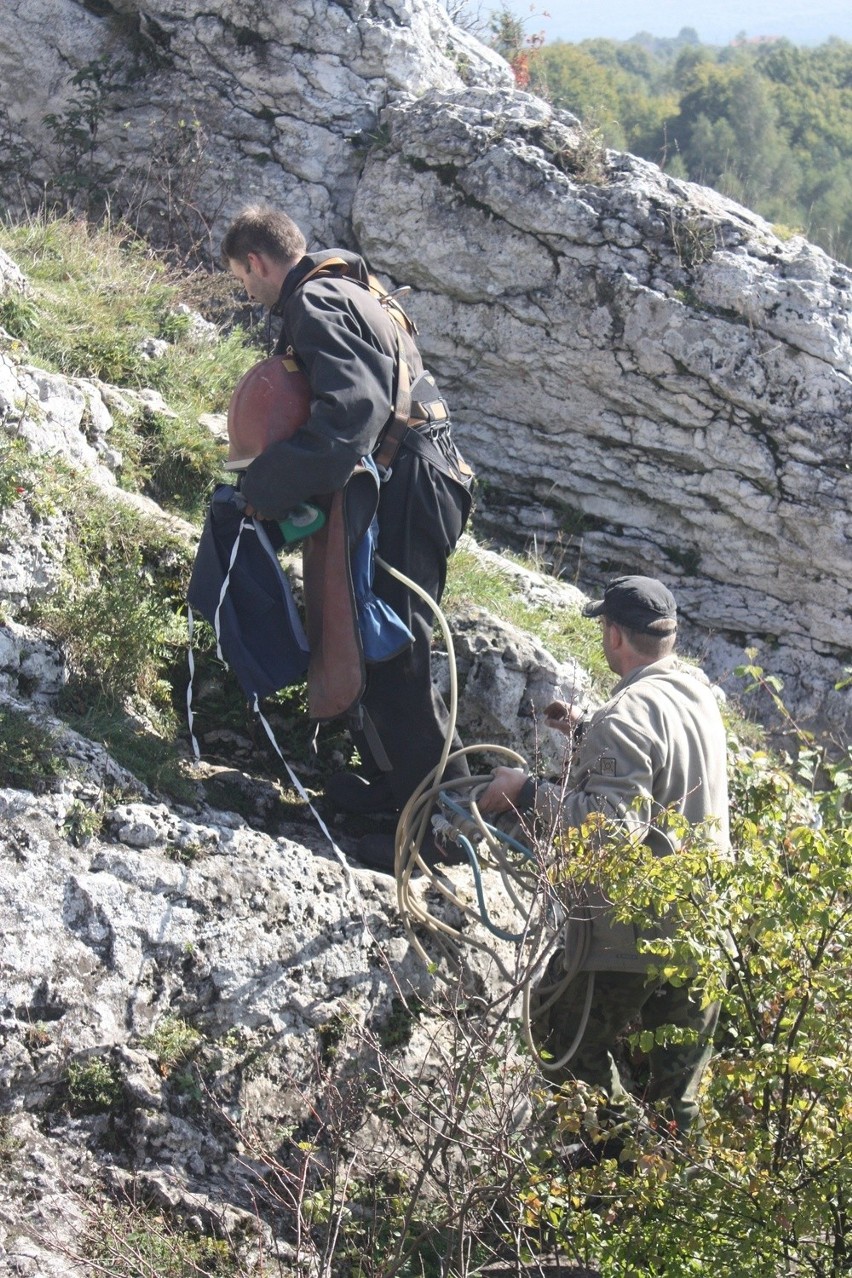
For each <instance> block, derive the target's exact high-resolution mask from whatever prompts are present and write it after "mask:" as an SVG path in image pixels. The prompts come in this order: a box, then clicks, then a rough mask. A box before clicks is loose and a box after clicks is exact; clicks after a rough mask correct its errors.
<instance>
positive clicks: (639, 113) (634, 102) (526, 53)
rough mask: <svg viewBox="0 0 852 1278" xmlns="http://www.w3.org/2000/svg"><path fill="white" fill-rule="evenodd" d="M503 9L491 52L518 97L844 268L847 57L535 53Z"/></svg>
mask: <svg viewBox="0 0 852 1278" xmlns="http://www.w3.org/2000/svg"><path fill="white" fill-rule="evenodd" d="M528 27H529V22H528V21H525V20H523V19H520V18H517V17H516V16H515V15H514V14H513V13H512V12H511V11H510V10H509V9H508V8H503V9H502V10H500V11H499V12H497V13H496V14H495V15H494V17H493V18H492V23H491V30H492V36H493V39H492V43H493V45H494V47H495V48H496V49H497V50H498V51H499V52H500V53H502V54H503V56H504V57H506V58H507V59H508V60H509V62H510V63H511V65H512V67H513V69H514V71H515V76H516V79H517V80H518V83H519V84H520V85H521V86H522V87H525V88H529V89H530V90H531V91H532V92H534V93H537V94H539V95H540V96H542V97H544V98H546V99H547V100H548V101H550V102H552V103H553V105H554V106H556V107H560V108H563V109H565V110H568V111H571V112H573V113H574V114H575V115H577V116H578V117H579V118H580V119H581V120H582V121H583V123H584V124H585V125H586V126H587V127H589V128H591V129H593V130H595V131H596V132H597V133H598V135H599V137H600V140H601V142H602V143H603V144H604V145H606V146H610V147H613V148H615V149H617V150H625V151H631V152H633V153H634V154H635V155H639V156H642V157H644V158H645V159H648V160H653V161H654V162H655V163H656V164H659V165H660V166H661V167H662V168H663V169H664V170H665V171H666V172H667V173H670V174H671V175H672V176H674V177H681V178H688V179H689V180H690V181H693V182H700V183H701V184H702V185H704V186H712V187H715V189H716V190H718V191H720V192H721V193H722V194H723V195H727V196H730V197H731V198H732V199H735V200H737V201H738V202H740V203H742V204H744V205H746V206H747V207H748V208H751V209H753V210H754V211H755V212H757V213H759V214H761V215H762V216H763V217H765V218H766V219H767V220H768V221H770V222H772V223H774V224H775V225H776V227H778V228H779V229H780V230H781V232H782V234H786V233H792V232H800V233H802V234H804V235H806V236H807V237H808V239H810V240H812V241H813V242H814V243H815V244H819V245H820V246H821V247H822V248H824V249H825V250H826V252H828V253H829V254H831V255H832V256H833V257H835V258H837V259H838V260H840V261H843V262H847V263H852V163H850V161H852V44H850V43H848V42H847V41H844V40H839V39H831V40H828V41H826V42H825V43H824V44H821V45H818V46H815V47H803V46H799V45H794V44H791V43H790V42H789V41H788V40H783V39H761V40H756V41H750V40H747V39H745V37H742V38H739V39H737V40H735V41H733V42H732V43H731V44H729V45H726V46H724V47H721V48H720V47H716V46H711V45H706V44H702V43H701V41H700V39H699V37H698V35H697V33H696V32H695V31H694V30H692V29H691V28H684V29H683V30H682V31H681V32H680V34H679V35H678V36H677V37H675V38H673V39H658V38H656V37H654V36H652V35H649V34H648V33H646V32H642V33H640V34H639V35H636V36H633V37H632V38H631V39H630V40H626V41H618V40H609V39H595V40H583V41H581V42H580V43H578V44H569V43H566V42H564V41H561V40H559V41H556V42H554V43H550V44H548V43H544V36H543V34H542V33H536V34H530V32H529V30H528Z"/></svg>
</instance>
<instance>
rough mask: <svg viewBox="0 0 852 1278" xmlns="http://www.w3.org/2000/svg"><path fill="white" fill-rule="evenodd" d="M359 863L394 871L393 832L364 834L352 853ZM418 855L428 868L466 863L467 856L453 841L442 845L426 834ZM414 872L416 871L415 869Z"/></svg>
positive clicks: (384, 872) (383, 871) (378, 869)
mask: <svg viewBox="0 0 852 1278" xmlns="http://www.w3.org/2000/svg"><path fill="white" fill-rule="evenodd" d="M352 855H353V857H354V858H355V860H356V861H357V862H358V863H359V865H366V866H367V868H368V869H370V870H376V871H377V872H378V873H379V874H393V873H394V859H395V856H396V836H395V835H393V834H365V835H363V836H362V837H361V838H360V839H359V840H358V843H357V845H356V848H355V851H354V852H353V853H352ZM420 855H421V857H422V858H423V860H424V861H425V862H426V864H427V865H428V866H429V868H430V869H434V868H435V866H437V865H462V864H465V865H466V864H467V857H466V856H465V854H464V852H462V851H461V849H460V848H459V847H457V845H456V844H455V843H449V844H448V845H447V846H446V847H443V846H442V845H441V844H440V843H436V842H435V840H434V839H433V838H432V836H431V834H427V835H426V837H425V839H424V840H423V843H422V845H421V848H420ZM415 873H417V871H416V870H415Z"/></svg>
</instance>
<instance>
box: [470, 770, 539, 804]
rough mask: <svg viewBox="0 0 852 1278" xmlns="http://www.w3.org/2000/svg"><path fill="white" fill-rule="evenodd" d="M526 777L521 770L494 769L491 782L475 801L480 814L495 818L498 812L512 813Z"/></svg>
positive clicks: (527, 774)
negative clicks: (488, 814) (490, 815)
mask: <svg viewBox="0 0 852 1278" xmlns="http://www.w3.org/2000/svg"><path fill="white" fill-rule="evenodd" d="M528 776H529V773H528V772H525V771H524V769H523V768H495V769H494V772H493V780H492V781H491V782H490V783H489V785H488V788H487V789H486V790H484V791H483V792H482V794H481V795H480V797H479V799H477V806H478V807H479V810H480V812H490V813H492V814H493V815H494V816H496V815H497V814H498V813H500V812H511V811H513V810H514V809H515V808H517V806H518V795H519V794H520V793H521V789H522V788H523V784H524V782H525V781H526V779H527V777H528Z"/></svg>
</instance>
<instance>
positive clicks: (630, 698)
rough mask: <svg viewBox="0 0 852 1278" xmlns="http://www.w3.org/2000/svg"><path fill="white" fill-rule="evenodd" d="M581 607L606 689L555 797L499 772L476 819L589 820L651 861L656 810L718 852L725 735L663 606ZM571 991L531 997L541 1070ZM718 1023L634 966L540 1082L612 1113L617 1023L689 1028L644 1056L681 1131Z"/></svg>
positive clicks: (615, 598)
mask: <svg viewBox="0 0 852 1278" xmlns="http://www.w3.org/2000/svg"><path fill="white" fill-rule="evenodd" d="M583 611H584V614H585V616H587V617H600V618H601V623H602V636H603V649H604V654H605V656H606V659H607V662H608V664H609V666H610V669H611V670H613V671H614V672H615V673H616V674H617V675H618V676H619V678H620V682H619V683H618V684H617V686H616V688H615V690H614V692H613V694H612V696H611V697H610V699H609V701H607V702H606V703H605V704H604V705H603V706H602V707H601V709H600V710H598V711H597V712H596V713H595V714H594V715H592V717H591V718H590V719H589V721H588V723H587V724H585V725H582V724H581V725H579V726H580V733H579V736H580V740H579V745H578V747H577V751H576V754H575V756H574V759H573V761H572V764H571V770H570V773H569V776H568V783H567V788H566V790H565V791H562V790H560V789H558V788H557V787H555V786H552V785H550V784H547V783H537V782H535V781H534V780H533V779H532V778H531V777H529V776H528V775H527V773H526V772H524V771H523V770H522V769H520V768H506V767H500V768H497V769H495V772H494V779H493V781H492V782H491V783H490V785H489V786H488V788H487V790H486V791H485V792H484V794H483V795H482V798H481V800H480V804H479V806H480V809H481V810H482V811H483V812H491V813H499V812H505V811H509V810H511V809H514V810H517V811H518V812H520V813H522V814H523V813H525V812H526V813H533V812H535V813H536V814H538V815H540V816H541V817H542V818H544V819H545V820H546V821H547V822H548V823H549V824H547V825H546V826H545V828H546V829H550V828H553V825H552V822H553V821H554V820H555V821H556V823H557V825H558V826H561V827H562V828H563V829H572V828H574V829H577V828H579V827H580V826H582V824H583V822H584V821H586V820H587V818H588V817H589V816H590V815H591V814H592V813H595V812H599V813H601V814H602V815H603V816H604V817H606V818H608V819H613V820H617V821H618V822H619V823H620V825H621V827H622V828H626V829H627V830H628V831H629V832H630V834H631V835H632V836H633V837H636V838H638V839H639V840H641V842H643V843H645V844H647V845H648V846H649V847H650V848H651V849H652V851H653V852H654V853H655V854H656V855H659V856H665V855H670V854H674V855H676V854H677V846H676V841H675V840H674V839H673V838H672V837H671V836H669V835H667V834H666V833H665V829H664V826H665V817H664V813H665V812H666V811H674V812H677V813H680V814H681V815H682V816H684V817H685V818H686V819H687V821H688V822H689V823H690V825H697V824H699V823H701V822H707V823H708V827H707V828H708V829H709V831H710V833H711V837H712V838H713V839H714V841H715V842H717V844H718V846H719V848H720V849H721V850H722V851H723V852H726V851H727V848H728V787H727V759H726V753H727V752H726V739H725V729H724V725H723V723H722V718H721V715H720V713H719V707H718V705H717V702H716V698H715V697H714V695H713V692H712V690H711V688H710V687H709V685H708V683H707V681H706V679H705V678H704V677H703V676H702V675H701V673H700V672H699V671H697V670H696V671H693V670H690V669H689V668H687V667H685V666H683V665H682V664H680V663H679V662H678V660H677V658H676V657H675V656H674V647H675V641H676V637H677V607H676V604H675V601H674V598H673V597H672V595H671V594H670V592H669V591H668V590H667V589H666V587H665V586H664V585H663V584H662V582H660V581H656V580H655V579H654V578H652V577H618V578H616V579H615V580H614V581H612V582H610V584H609V585H608V586H607V588H606V591H605V592H604V597H603V599H602V600H600V602H597V603H591V604H588V605H587V606H586V607H585V608H584V610H583ZM549 722H550V724H551V726H561V725H564V726H565V730H566V731H567V730H568V729H569V727H570V724H569V722H568V721H563V720H559V721H557V722H553V721H549ZM574 731H575V732H576V731H577V725H576V724H575V725H574ZM596 926H597V924H593V928H594V927H596ZM593 935H594V933H593ZM592 945H593V946H594V940H593V941H592ZM636 966H637V964H636V963H635V962H634V964H633V967H634V969H635V968H636ZM640 966H641V964H640ZM561 970H562V954H561V952H557V954H556V955H555V956H554V960H552V962H551V965H550V968H549V970H548V973H547V975H546V977H545V982H546V983H553V982H556V981H558V979H559V976H560V972H561ZM585 991H586V976H585V975H581V976H579V977H576V978H575V979H574V980H573V981H571V983H570V984H569V985H568V986H567V988H566V989H565V990H564V991H563V992H562V994H561V995H559V996H558V997H557V999H556V1001H555V1002H553V1003H552V1004H551V1003H550V1002H549V1001H548V1000H546V999H545V998H543V997H539V998H538V999H535V998H534V1000H533V1008H532V1017H533V1032H534V1034H535V1037H536V1040H537V1042H538V1043H539V1045H540V1046H541V1047H543V1048H545V1049H546V1051H547V1052H548V1053H549V1055H550V1057H551V1058H552V1059H553V1060H554V1061H558V1060H559V1058H560V1057H561V1056H563V1055H564V1054H565V1053H566V1051H567V1049H568V1048H569V1046H570V1044H571V1043H572V1041H573V1039H574V1036H575V1032H576V1029H577V1026H578V1024H579V1023H580V1019H581V1015H582V1009H583V999H584V995H585ZM537 1014H538V1015H537ZM718 1015H719V1007H718V1004H712V1005H710V1006H707V1007H702V1006H701V1003H700V999H699V998H697V997H694V996H693V995H692V994H691V992H690V989H689V986H688V985H687V986H680V987H676V986H673V985H669V984H668V983H666V982H665V981H649V980H648V979H647V976H646V975H645V974H644V973H643V972H641V971H637V970H632V971H631V970H626V971H598V972H597V973H596V975H595V986H594V1002H593V1004H592V1008H591V1014H590V1016H589V1020H588V1026H587V1029H586V1032H585V1034H584V1036H583V1039H582V1042H581V1044H580V1046H579V1048H578V1050H577V1053H576V1055H575V1056H574V1057H573V1058H572V1059H571V1060H570V1061H569V1062H567V1063H566V1065H565V1067H564V1068H562V1069H561V1070H555V1071H554V1072H553V1074H552V1075H551V1076H552V1077H553V1078H554V1081H556V1082H561V1081H564V1080H565V1079H567V1078H571V1077H575V1078H580V1079H583V1080H585V1081H586V1082H588V1083H590V1084H592V1085H593V1086H598V1087H600V1088H602V1090H604V1091H605V1092H607V1094H608V1095H609V1098H610V1101H611V1103H612V1105H613V1107H614V1108H616V1109H618V1108H619V1106H620V1105H622V1104H623V1103H624V1102H625V1100H626V1099H627V1093H628V1092H629V1090H630V1088H629V1086H626V1085H625V1083H624V1081H623V1080H622V1078H621V1076H620V1073H619V1069H618V1065H617V1063H616V1057H615V1051H616V1040H617V1038H618V1035H619V1034H620V1033H621V1032H622V1031H623V1030H624V1029H625V1028H626V1027H627V1025H628V1024H630V1023H631V1022H632V1021H635V1020H636V1019H640V1020H641V1022H642V1024H643V1026H644V1027H645V1028H646V1029H652V1030H653V1029H655V1028H656V1027H658V1026H660V1025H677V1026H680V1027H683V1028H686V1029H689V1030H693V1031H695V1038H694V1041H692V1042H690V1043H687V1044H682V1045H670V1046H667V1047H660V1046H657V1047H655V1048H654V1049H653V1050H652V1052H651V1057H650V1066H651V1081H650V1086H649V1090H648V1099H649V1100H651V1101H654V1100H661V1099H664V1100H666V1101H667V1103H668V1105H669V1107H670V1110H671V1114H672V1117H673V1118H674V1120H675V1122H676V1123H677V1125H678V1128H679V1129H680V1130H681V1131H682V1132H683V1131H686V1130H687V1129H688V1128H689V1127H690V1126H691V1124H692V1123H693V1122H694V1120H695V1118H696V1117H697V1114H698V1088H699V1084H700V1082H701V1075H702V1073H703V1071H704V1069H705V1067H706V1065H707V1062H708V1061H709V1059H710V1055H711V1051H712V1039H713V1033H714V1030H715V1027H716V1021H717V1019H718Z"/></svg>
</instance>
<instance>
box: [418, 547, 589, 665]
mask: <svg viewBox="0 0 852 1278" xmlns="http://www.w3.org/2000/svg"><path fill="white" fill-rule="evenodd" d="M468 604H473V605H475V606H478V607H481V608H486V609H487V610H488V611H489V612H491V613H494V615H495V616H497V617H499V618H500V619H501V620H502V621H507V622H509V623H510V624H511V625H513V626H517V627H518V628H519V629H521V630H525V631H527V632H529V633H530V634H532V635H534V636H535V637H536V639H537V640H538V641H539V643H540V644H541V645H542V647H544V648H546V649H547V651H548V652H550V653H552V654H553V656H554V657H556V658H557V660H559V661H567V660H569V659H570V658H575V659H576V660H577V661H578V662H579V663H580V665H581V666H583V668H584V669H585V670H587V671H588V673H589V674H590V675H591V677H592V679H593V680H594V681H595V682H596V683H600V684H601V685H602V686H605V687H609V686H611V684H612V673H611V672H610V670H609V667H608V666H607V664H606V660H605V659H604V655H603V649H602V648H601V637H600V627H599V626H598V624H597V622H596V621H594V620H592V619H590V618H588V617H584V616H582V614H581V613H580V612H579V611H576V610H575V609H571V608H565V607H557V606H555V605H554V606H548V605H544V604H531V603H529V602H527V600H525V599H524V597H523V594H522V593H521V591H520V590H519V588H518V586H517V584H516V583H515V582H514V581H513V579H512V577H511V576H510V575H509V574H508V573H503V572H500V571H499V569H492V568H488V567H485V566H484V565H483V563H482V560H481V559H480V558H479V557H478V556H477V555H476V554H475V553H474V552H472V551H469V550H465V549H463V548H462V549H459V550H456V552H455V553H454V554H453V556H452V558H451V559H450V563H449V572H448V576H447V588H446V592H445V594H444V599H443V603H442V607H443V610H444V612H445V613H447V614H448V615H449V616H451V615H452V614H453V612H454V611H455V610H457V609H458V608H460V607H462V606H463V605H468Z"/></svg>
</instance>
